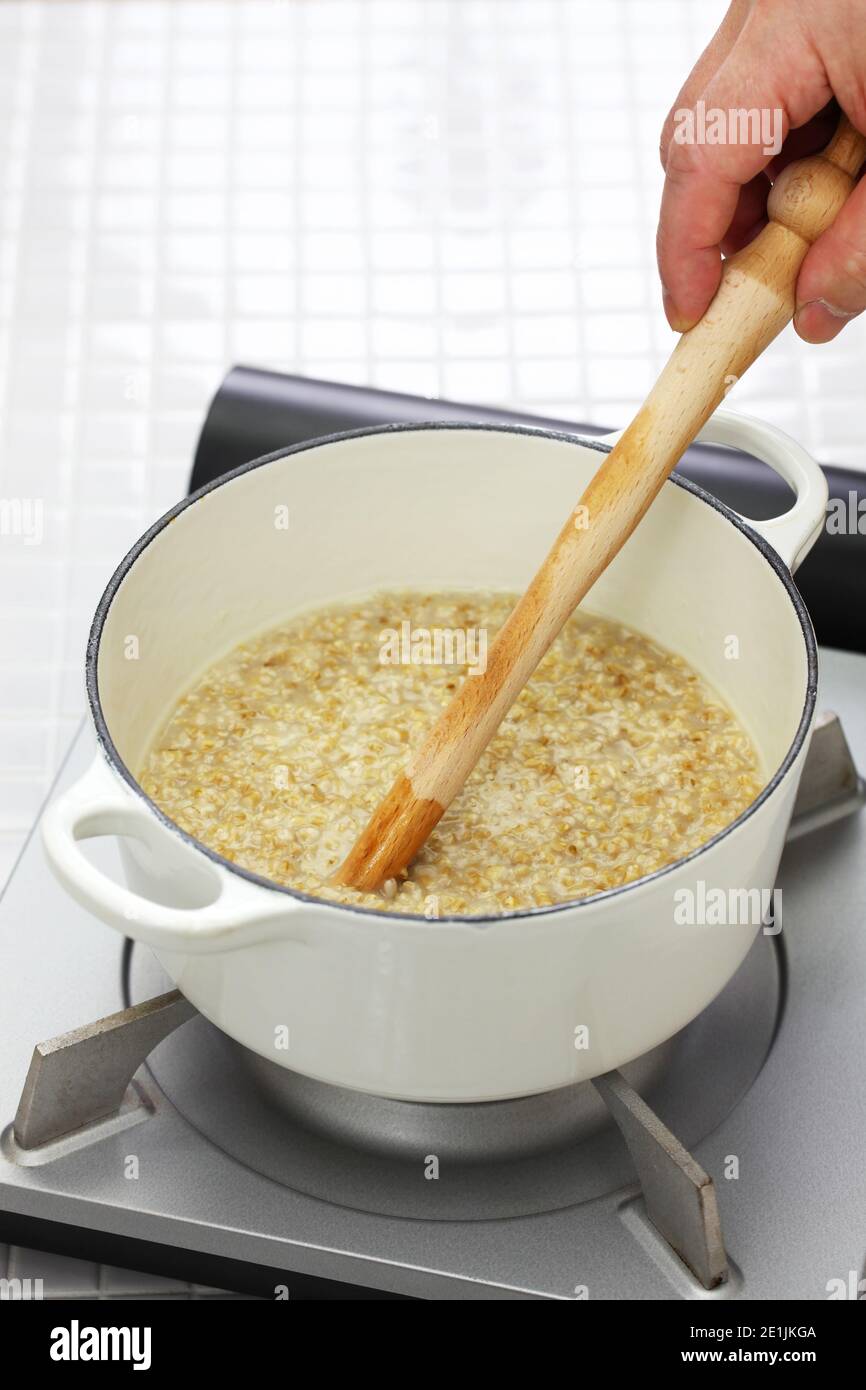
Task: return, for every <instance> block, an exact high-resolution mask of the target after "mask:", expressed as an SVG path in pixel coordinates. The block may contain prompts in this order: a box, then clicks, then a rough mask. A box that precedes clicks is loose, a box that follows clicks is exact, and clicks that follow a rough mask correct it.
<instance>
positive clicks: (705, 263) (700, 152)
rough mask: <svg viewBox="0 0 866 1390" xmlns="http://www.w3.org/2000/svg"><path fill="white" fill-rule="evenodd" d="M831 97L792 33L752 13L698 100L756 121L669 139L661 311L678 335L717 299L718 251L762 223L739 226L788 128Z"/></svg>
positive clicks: (759, 12) (660, 239) (662, 232)
mask: <svg viewBox="0 0 866 1390" xmlns="http://www.w3.org/2000/svg"><path fill="white" fill-rule="evenodd" d="M829 97H830V92H829V88H828V86H827V81H826V76H825V74H824V72H823V68H822V67H821V65H820V63H818V62H816V60H815V58H814V54H813V52H812V50H811V49H810V48H809V46H808V45H807V44H805V43H804V42H803V41H802V39H801V37H800V35H799V34H798V32H797V30H796V28H795V27H794V26H791V27H790V28H789V29H787V30H785V31H784V32H779V31H778V27H777V26H770V25H769V24H768V22H767V21H766V19H765V18H764V11H763V10H754V11H750V13H749V15H748V17H747V19H746V22H745V24H744V25H743V27H742V29H741V31H740V33H739V35H738V37H737V39H736V41H735V43H734V45H733V47H732V48H731V50H730V52H729V54H728V57H727V58H726V59H725V61H724V63H723V64H722V66H721V68H720V69H719V70H718V72H717V73H716V75H715V77H714V78H713V79H712V81H711V82H710V83H709V85H708V87H707V88H706V91H705V92H704V94H703V97H702V98H701V100H702V101H703V102H704V109H705V111H706V112H710V111H713V110H717V111H721V112H723V113H728V112H738V111H744V112H745V111H748V112H752V113H754V116H753V117H752V118H751V119H750V121H749V122H748V123H746V124H745V125H741V126H739V127H738V128H737V129H736V130H731V131H728V132H726V134H727V138H726V140H725V142H724V143H715V144H711V143H683V142H680V141H678V140H677V138H676V134H675V135H674V138H673V139H672V140H671V144H670V147H669V151H668V160H667V169H666V179H665V187H664V192H663V195H662V208H661V218H660V222H659V233H658V261H659V271H660V274H661V279H662V285H663V290H664V300H665V312H666V313H667V317H668V322H669V323H670V325H671V327H672V328H674V329H675V330H676V331H677V332H683V331H685V329H687V328H690V327H692V325H693V324H695V323H696V322H697V321H698V319H699V318H700V317H701V316H702V315H703V313H704V312H705V310H706V308H707V306H708V304H709V302H710V300H711V299H712V297H713V295H714V294H715V292H716V289H717V288H718V283H719V278H720V275H721V247H722V244H723V242H724V241H725V238H726V233H727V232H728V229H729V227H731V224H732V222H734V219H735V218H736V219H737V222H736V224H735V228H734V240H735V241H737V240H739V241H740V244H743V243H742V240H741V239H742V238H743V237H748V236H749V235H750V234H752V233H753V232H754V230H756V229H757V227H758V226H759V225H760V217H761V216H762V215H763V214H762V213H759V215H758V217H757V218H755V219H754V220H753V221H752V227H751V229H749V228H748V227H747V226H746V225H745V224H746V222H747V221H748V219H749V216H750V214H751V213H752V212H754V211H755V210H756V199H757V195H758V193H759V192H760V190H761V185H760V184H759V183H756V182H754V181H755V180H757V179H758V177H759V175H761V174H762V172H763V171H764V170H765V169H766V168H767V166H768V165H769V163H770V160H771V159H772V158H773V156H774V154H776V153H778V147H779V144H780V142H781V140H782V139H784V137H785V136H786V135H787V132H788V130H789V128H790V127H791V126H792V125H795V126H799V125H802V124H804V123H805V122H806V121H807V120H809V119H810V118H811V117H812V116H814V115H815V114H816V112H818V111H820V110H821V108H822V107H823V106H825V105H826V103H827V101H828V100H829ZM684 128H685V127H684ZM748 185H751V190H750V192H748V193H746V194H745V195H744V194H743V192H742V190H743V189H744V188H745V187H746V186H748ZM741 199H742V202H741Z"/></svg>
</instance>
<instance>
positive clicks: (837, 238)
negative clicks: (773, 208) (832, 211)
mask: <svg viewBox="0 0 866 1390" xmlns="http://www.w3.org/2000/svg"><path fill="white" fill-rule="evenodd" d="M864 309H866V180H864V179H861V180H860V182H859V183H858V184H857V186H856V188H855V189H854V191H853V193H852V194H851V196H850V198H849V199H848V201H847V203H846V204H845V206H844V207H843V208H842V210H841V212H840V213H839V214H838V216H837V218H836V220H835V222H834V223H833V225H832V227H828V229H827V231H826V232H824V233H823V235H822V236H820V237H819V238H818V240H817V241H816V242H815V244H814V246H812V247H811V248H810V249H809V252H808V254H807V256H806V259H805V260H804V262H803V264H802V266H801V267H800V274H799V277H798V279H797V310H796V313H795V315H794V327H795V328H796V330H797V332H798V333H799V335H800V337H801V338H803V339H805V341H806V342H807V343H829V342H830V340H831V339H832V338H835V337H836V334H837V333H839V332H840V331H841V329H842V328H844V326H845V324H846V323H847V322H848V320H849V319H853V318H855V317H856V315H857V314H862V312H863V310H864Z"/></svg>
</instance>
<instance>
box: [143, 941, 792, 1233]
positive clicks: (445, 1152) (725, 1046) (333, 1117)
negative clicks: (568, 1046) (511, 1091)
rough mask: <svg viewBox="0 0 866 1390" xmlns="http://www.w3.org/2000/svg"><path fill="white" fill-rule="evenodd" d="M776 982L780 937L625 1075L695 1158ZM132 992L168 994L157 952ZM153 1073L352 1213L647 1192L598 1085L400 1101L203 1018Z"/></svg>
mask: <svg viewBox="0 0 866 1390" xmlns="http://www.w3.org/2000/svg"><path fill="white" fill-rule="evenodd" d="M781 975H782V972H781V969H780V956H779V954H778V952H777V949H776V948H775V946H774V944H773V939H772V938H769V937H763V936H761V937H759V938H758V940H757V941H756V942H755V945H754V947H753V949H752V951H751V952H750V953H749V955H748V956H747V958H746V960H745V961H744V962H743V964H742V966H741V967H740V969H739V970H738V972H737V974H736V975H735V976H734V978H733V979H732V980H731V982H730V983H729V985H728V986H727V988H726V989H725V990H724V991H723V992H722V993H721V994H720V995H719V996H718V998H717V999H716V1000H715V1001H714V1002H713V1003H712V1004H711V1005H710V1006H709V1007H708V1008H707V1009H705V1010H704V1012H703V1013H702V1014H701V1015H700V1016H699V1017H698V1018H697V1019H695V1020H694V1022H693V1023H691V1024H689V1025H688V1027H686V1028H684V1029H683V1030H682V1031H681V1032H680V1033H678V1034H676V1036H675V1037H673V1038H671V1039H669V1041H668V1042H667V1043H664V1044H662V1046H661V1047H659V1048H656V1049H654V1051H653V1052H651V1053H648V1054H647V1055H646V1056H645V1057H642V1058H639V1059H638V1060H637V1061H635V1062H632V1063H630V1064H629V1065H628V1066H626V1067H623V1068H622V1073H623V1075H624V1076H625V1077H626V1078H627V1079H628V1080H629V1081H630V1082H631V1083H632V1085H634V1086H635V1088H636V1089H638V1090H639V1091H640V1094H641V1095H642V1096H643V1097H644V1099H645V1100H646V1101H647V1102H648V1103H649V1104H650V1105H651V1106H652V1108H653V1110H654V1111H655V1112H656V1113H657V1115H658V1116H659V1117H660V1118H661V1119H662V1120H663V1121H664V1123H665V1124H666V1125H668V1126H669V1127H670V1128H671V1129H672V1130H673V1131H674V1133H675V1134H676V1135H677V1136H678V1138H679V1139H680V1140H681V1141H682V1143H683V1144H685V1145H686V1147H687V1148H693V1147H694V1145H695V1144H697V1143H698V1142H699V1141H700V1140H701V1139H702V1138H703V1137H704V1136H705V1135H707V1134H708V1133H710V1131H711V1130H713V1129H715V1128H716V1126H717V1125H719V1124H721V1122H722V1121H723V1120H724V1118H725V1116H726V1115H728V1114H729V1113H730V1111H731V1110H732V1109H733V1107H734V1106H735V1105H736V1104H737V1102H738V1101H739V1100H740V1098H741V1097H742V1096H743V1095H744V1093H745V1092H746V1091H747V1090H748V1088H749V1087H750V1086H751V1084H752V1082H753V1081H754V1079H755V1077H756V1076H757V1074H758V1072H759V1071H760V1069H761V1067H762V1065H763V1062H764V1059H765V1057H766V1056H767V1053H768V1051H769V1048H770V1045H771V1043H772V1039H773V1035H774V1032H775V1028H776V1026H777V1022H778V1018H779V1014H780V1008H781V998H782V988H781ZM129 986H130V989H129V995H130V1000H131V1002H132V1003H136V1002H139V1001H141V1000H145V999H150V998H152V997H153V996H154V995H157V994H160V993H161V992H162V991H163V990H164V989H166V988H168V987H170V981H168V980H167V977H166V976H165V975H164V974H163V972H162V970H161V968H160V967H159V965H158V964H157V962H156V960H155V959H154V958H153V957H152V956H151V955H150V953H149V952H146V951H142V950H140V949H135V950H134V951H133V952H132V962H131V968H130V974H129ZM148 1067H149V1070H150V1071H151V1073H152V1075H153V1078H154V1080H155V1081H156V1083H157V1085H158V1086H159V1087H160V1088H161V1089H162V1090H163V1091H164V1092H165V1094H166V1095H167V1096H168V1098H169V1100H170V1101H171V1102H172V1103H173V1104H174V1105H175V1106H176V1108H177V1109H178V1110H179V1111H180V1113H181V1114H182V1115H183V1116H184V1117H185V1119H187V1120H188V1121H189V1122H190V1124H192V1125H193V1126H194V1127H195V1128H196V1129H197V1130H198V1131H199V1132H200V1133H201V1134H203V1135H204V1136H205V1137H206V1138H207V1139H209V1140H210V1141H211V1142H212V1143H213V1144H215V1145H216V1146H217V1147H218V1148H220V1149H222V1150H223V1151H224V1152H225V1153H227V1154H229V1155H231V1156H232V1157H233V1158H235V1159H238V1160H239V1161H240V1162H241V1163H243V1164H245V1165H246V1166H247V1167H249V1168H251V1169H253V1170H255V1171H256V1172H258V1173H260V1174H263V1175H264V1176H266V1177H269V1178H272V1179H273V1180H274V1181H276V1182H279V1183H282V1184H284V1185H285V1186H287V1187H290V1188H293V1189H294V1190H295V1191H297V1192H301V1193H304V1194H306V1195H307V1196H311V1197H317V1198H320V1199H322V1200H323V1201H327V1202H332V1203H336V1204H338V1205H340V1206H345V1207H350V1208H353V1209H354V1210H356V1211H365V1212H372V1213H375V1214H377V1215H382V1216H397V1217H411V1218H415V1219H423V1220H430V1221H479V1220H492V1219H496V1218H501V1217H512V1216H523V1215H531V1214H536V1213H540V1212H547V1211H555V1210H558V1209H560V1208H563V1207H568V1206H573V1205H575V1204H577V1203H580V1202H589V1201H592V1200H593V1199H594V1198H596V1197H600V1196H602V1195H604V1194H605V1193H610V1192H614V1191H616V1190H617V1189H618V1188H621V1187H623V1186H627V1185H629V1184H633V1183H634V1182H635V1180H636V1177H635V1169H634V1166H633V1164H632V1162H631V1160H630V1158H629V1154H628V1152H627V1150H626V1148H625V1146H624V1145H623V1143H622V1139H621V1137H620V1135H619V1133H618V1131H617V1129H616V1128H615V1127H614V1125H613V1123H612V1121H611V1120H610V1117H609V1115H608V1112H607V1110H606V1107H605V1105H604V1103H603V1102H602V1100H601V1098H600V1096H599V1095H598V1093H597V1091H596V1089H595V1087H594V1086H593V1085H592V1083H589V1082H584V1083H582V1084H580V1085H577V1086H569V1087H565V1088H563V1089H562V1090H558V1091H551V1092H547V1093H545V1094H542V1095H537V1096H527V1097H522V1098H520V1099H517V1100H508V1101H493V1102H489V1103H486V1104H471V1105H437V1104H423V1103H418V1102H407V1101H397V1100H390V1099H387V1098H384V1097H380V1096H372V1095H367V1094H363V1093H361V1092H358V1091H350V1090H347V1089H344V1088H342V1087H338V1086H332V1085H330V1084H327V1083H325V1082H321V1081H315V1080H313V1079H311V1078H310V1077H306V1076H301V1075H299V1074H298V1073H296V1072H290V1071H288V1070H286V1069H285V1068H283V1067H280V1066H278V1065H277V1064H276V1063H274V1062H270V1061H268V1060H266V1059H265V1058H262V1057H259V1056H257V1055H256V1054H254V1053H252V1052H249V1051H248V1050H247V1049H246V1048H243V1047H241V1046H240V1045H239V1044H237V1043H235V1042H233V1041H232V1040H231V1039H229V1038H228V1037H227V1036H226V1035H225V1034H224V1033H221V1032H220V1031H219V1030H218V1029H217V1028H215V1027H214V1026H213V1025H212V1024H210V1023H208V1022H207V1020H206V1019H204V1018H202V1017H201V1016H199V1017H196V1018H194V1019H193V1020H192V1021H191V1022H190V1023H188V1024H186V1025H185V1026H184V1027H183V1028H181V1029H179V1030H178V1031H177V1032H176V1033H173V1034H172V1035H171V1036H170V1037H168V1038H167V1039H166V1040H165V1041H164V1042H162V1043H160V1045H159V1046H158V1047H157V1048H156V1049H155V1051H154V1052H153V1053H152V1054H151V1057H150V1059H149V1062H148ZM433 1160H436V1162H435V1163H434V1162H433ZM437 1168H438V1178H437V1177H435V1176H433V1174H434V1173H435V1172H436V1171H437Z"/></svg>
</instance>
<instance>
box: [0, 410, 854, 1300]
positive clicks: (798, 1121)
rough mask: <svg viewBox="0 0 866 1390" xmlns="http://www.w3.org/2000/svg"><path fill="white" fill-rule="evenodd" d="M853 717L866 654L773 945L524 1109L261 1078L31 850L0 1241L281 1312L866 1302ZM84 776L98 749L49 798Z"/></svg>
mask: <svg viewBox="0 0 866 1390" xmlns="http://www.w3.org/2000/svg"><path fill="white" fill-rule="evenodd" d="M431 413H432V412H431ZM200 459H201V456H200ZM819 631H820V630H819ZM864 690H866V657H864V656H863V655H861V654H859V653H857V652H840V651H835V650H828V649H825V650H823V652H822V672H821V688H820V695H819V708H821V709H823V710H825V711H833V712H834V713H833V714H825V715H823V716H822V717H821V719H820V721H819V725H818V728H817V729H816V733H815V736H814V738H813V742H812V747H811V750H810V753H809V759H808V763H807V766H806V770H805V773H804V776H803V781H802V785H801V789H800V794H799V797H798V802H797V807H796V811H795V817H794V821H793V823H792V827H791V835H790V841H791V843H789V845H788V848H787V849H786V852H785V855H784V858H783V861H782V867H781V871H780V876H779V881H778V885H777V887H778V888H780V889H781V891H782V900H783V903H784V912H783V926H782V930H781V932H780V933H778V934H773V933H774V931H776V928H768V929H765V931H764V932H762V933H761V934H759V936H758V938H757V940H756V942H755V945H754V947H753V949H752V951H751V953H750V954H749V956H748V957H747V959H746V960H745V962H744V963H743V965H742V967H741V968H740V970H739V971H738V973H737V974H736V976H735V977H734V979H733V980H732V981H731V982H730V983H729V985H728V986H727V988H726V989H725V990H724V991H723V992H722V994H721V995H719V997H718V998H717V999H716V1000H715V1001H714V1003H713V1004H711V1005H710V1007H709V1008H707V1009H706V1010H705V1011H704V1012H703V1013H702V1014H701V1015H700V1016H699V1017H698V1018H697V1019H696V1020H694V1022H693V1023H691V1024H690V1025H689V1026H688V1027H687V1028H685V1029H683V1030H682V1031H681V1032H680V1033H679V1034H677V1035H676V1036H675V1037H673V1038H672V1039H670V1040H669V1041H668V1042H667V1043H664V1044H663V1045H662V1046H661V1047H659V1048H657V1049H655V1050H654V1051H653V1052H652V1053H650V1054H648V1055H647V1056H645V1057H643V1058H640V1059H639V1060H637V1061H636V1062H633V1063H631V1064H630V1065H629V1066H627V1067H625V1068H623V1070H622V1073H619V1072H614V1073H609V1074H608V1075H606V1076H604V1077H600V1078H597V1079H596V1081H594V1082H592V1083H589V1082H588V1083H583V1084H582V1085H579V1086H574V1087H569V1088H565V1089H564V1090H560V1091H556V1092H550V1093H546V1094H544V1095H540V1096H531V1097H526V1098H523V1099H519V1100H512V1101H505V1102H495V1103H489V1104H479V1105H423V1104H412V1103H406V1102H399V1101H393V1100H386V1099H382V1098H378V1097H375V1096H368V1095H362V1094H360V1093H357V1092H350V1091H346V1090H342V1089H341V1088H337V1087H333V1086H328V1085H325V1084H323V1083H320V1082H314V1081H312V1080H310V1079H309V1078H306V1077H302V1076H299V1075H296V1074H293V1073H290V1072H288V1071H285V1070H284V1069H282V1068H280V1067H277V1066H276V1065H274V1064H272V1063H269V1062H267V1061H265V1060H263V1059H261V1058H259V1057H256V1056H254V1055H253V1054H251V1053H249V1052H247V1051H246V1050H245V1049H243V1048H241V1047H240V1046H239V1045H238V1044H236V1043H234V1042H232V1041H231V1040H230V1039H228V1038H227V1037H226V1036H225V1035H223V1034H221V1033H220V1032H219V1031H218V1030H217V1029H216V1028H214V1027H213V1026H212V1025H211V1024H209V1023H208V1022H206V1020H204V1019H203V1018H202V1017H201V1016H199V1015H198V1014H197V1013H196V1012H195V1010H194V1009H192V1007H191V1006H190V1005H188V1004H187V1003H186V1001H185V1000H184V999H183V997H182V996H181V995H180V994H179V993H178V992H177V991H176V990H172V989H171V988H170V982H168V981H167V980H166V979H165V977H164V976H163V975H162V973H161V970H160V968H159V967H158V966H157V964H156V962H155V960H154V959H153V957H152V956H151V955H150V953H149V952H148V951H146V950H143V949H142V948H140V947H135V948H134V949H133V948H132V947H131V945H130V944H129V943H126V944H124V943H123V942H121V941H119V940H118V938H117V937H116V936H115V934H114V933H113V932H111V931H110V930H109V929H107V928H105V927H103V926H102V925H101V924H100V923H98V922H96V921H94V920H93V919H92V918H91V917H89V916H88V915H87V914H86V913H85V912H84V911H83V910H82V909H80V908H78V907H77V906H76V905H75V904H74V903H73V902H72V901H71V900H70V899H69V898H67V896H66V895H65V893H64V892H63V891H62V890H61V889H60V887H59V886H58V885H57V884H56V883H55V882H54V880H53V878H52V877H51V875H50V873H49V871H48V868H47V865H46V862H45V859H44V855H43V852H42V847H41V844H40V842H39V837H38V835H37V834H35V833H34V834H33V835H31V837H30V839H29V841H28V844H27V846H26V847H25V850H24V852H23V854H22V857H21V859H20V860H19V863H18V865H17V868H16V870H15V873H14V874H13V877H12V879H11V881H10V884H9V886H8V889H7V891H6V893H5V896H4V898H3V902H2V905H0V1018H2V1023H3V1039H4V1046H3V1049H2V1054H0V1126H2V1127H3V1132H2V1139H0V1149H2V1154H0V1240H8V1241H11V1242H15V1243H17V1244H26V1245H32V1246H36V1247H39V1248H44V1249H52V1250H59V1251H63V1252H66V1253H74V1254H76V1255H80V1256H84V1257H85V1258H89V1259H95V1260H102V1261H107V1262H110V1263H116V1264H117V1263H120V1264H126V1265H132V1266H135V1267H137V1268H141V1269H145V1270H151V1271H154V1272H158V1273H164V1274H170V1275H175V1276H179V1277H183V1278H188V1279H194V1280H195V1281H196V1282H199V1283H211V1284H219V1285H222V1286H223V1287H231V1288H236V1289H238V1290H242V1291H246V1292H255V1293H259V1294H262V1295H263V1296H266V1297H270V1298H273V1297H275V1296H277V1297H279V1296H280V1295H281V1294H282V1293H284V1292H287V1293H288V1294H289V1295H290V1296H291V1297H294V1298H298V1297H301V1298H304V1297H322V1296H325V1297H350V1298H365V1297H382V1296H385V1297H389V1296H390V1297H393V1296H407V1297H416V1298H418V1297H420V1298H460V1299H462V1298H467V1299H472V1298H474V1299H500V1298H541V1299H584V1298H589V1299H665V1298H684V1299H688V1298H694V1299H736V1298H753V1299H823V1298H826V1297H827V1296H828V1289H829V1288H830V1287H832V1285H831V1281H834V1280H842V1281H845V1283H846V1285H848V1284H850V1285H851V1287H853V1288H854V1289H855V1290H856V1287H857V1282H858V1280H859V1278H860V1276H861V1274H862V1273H863V1264H864V1257H866V1183H864V1180H863V1159H864V1154H866V1092H864V1086H863V1082H862V1056H863V1053H864V1045H866V1010H864V1006H863V997H864V988H866V933H864V931H863V916H864V907H866V823H864V820H863V817H862V816H859V815H858V814H857V812H858V810H859V808H860V806H861V804H862V802H863V799H864V788H863V784H862V782H861V781H860V779H859V778H858V776H857V773H856V770H855V766H856V765H857V764H859V766H861V767H863V766H866V701H864V700H863V692H864ZM837 716H838V717H837ZM843 731H844V732H843ZM91 755H92V748H91V746H90V736H89V734H88V733H87V732H86V731H85V730H84V729H83V728H82V730H81V731H80V733H79V734H78V736H77V737H76V739H75V741H74V743H73V746H72V748H71V750H70V752H69V755H68V757H67V758H66V761H65V763H64V765H63V768H62V770H61V772H60V775H59V777H58V781H57V784H56V786H55V788H54V789H53V791H52V795H54V794H56V792H57V791H58V790H60V789H61V788H62V787H64V786H65V785H67V784H69V783H71V782H72V781H74V780H75V779H76V778H77V777H78V776H79V775H80V773H81V772H82V771H83V770H84V768H85V766H86V765H87V763H88V762H89V760H90V757H91ZM97 850H98V853H99V857H100V862H101V864H102V865H103V866H104V867H105V868H107V869H108V868H111V866H112V865H114V868H113V870H112V871H114V872H117V873H118V874H119V872H120V871H119V863H118V861H117V858H116V849H115V846H114V844H113V842H107V841H106V842H98V843H97ZM88 852H90V850H89V851H88ZM94 852H96V851H94ZM39 1040H43V1041H41V1042H39ZM45 1040H48V1041H45ZM36 1043H38V1044H39V1045H38V1046H36V1049H35V1051H34V1044H36ZM28 1068H29V1070H28ZM433 1159H435V1160H436V1162H435V1163H433V1162H432V1160H433Z"/></svg>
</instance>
